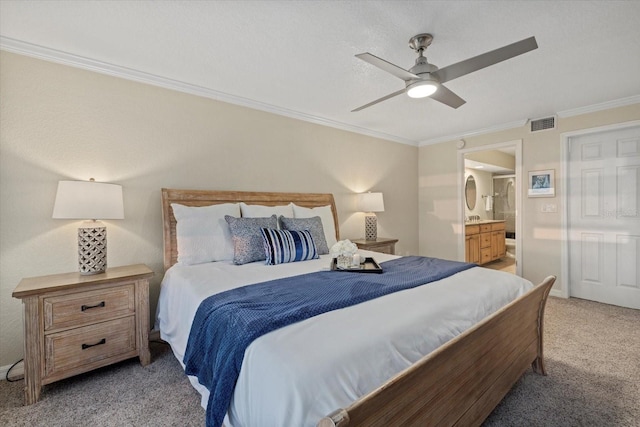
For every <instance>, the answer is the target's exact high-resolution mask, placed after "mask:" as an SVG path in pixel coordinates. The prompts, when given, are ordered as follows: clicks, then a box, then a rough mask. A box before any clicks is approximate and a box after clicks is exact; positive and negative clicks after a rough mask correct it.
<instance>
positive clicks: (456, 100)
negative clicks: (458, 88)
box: [431, 85, 467, 108]
mask: <svg viewBox="0 0 640 427" xmlns="http://www.w3.org/2000/svg"><path fill="white" fill-rule="evenodd" d="M431 98H433V99H435V100H436V101H439V102H442V103H443V104H445V105H448V106H449V107H451V108H458V107H460V106H461V105H462V104H464V103H466V102H467V101H465V100H464V99H462V98H460V97H459V96H458V95H456V94H455V93H453V92H452V91H451V90H449V89H447V88H446V87H444V86H443V85H439V86H438V90H437V91H435V92H434V93H433V94H431Z"/></svg>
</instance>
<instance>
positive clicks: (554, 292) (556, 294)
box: [549, 289, 564, 298]
mask: <svg viewBox="0 0 640 427" xmlns="http://www.w3.org/2000/svg"><path fill="white" fill-rule="evenodd" d="M549 295H550V296H552V297H558V298H564V297H563V296H562V292H561V291H560V290H559V289H551V292H549Z"/></svg>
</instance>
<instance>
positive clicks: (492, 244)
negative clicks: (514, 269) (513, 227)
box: [465, 221, 506, 265]
mask: <svg viewBox="0 0 640 427" xmlns="http://www.w3.org/2000/svg"><path fill="white" fill-rule="evenodd" d="M504 239H505V225H504V221H495V222H494V221H492V222H487V223H480V224H468V225H466V226H465V261H466V262H473V263H476V264H480V265H482V264H486V263H488V262H491V261H495V260H497V259H500V258H502V257H503V256H505V255H506V246H505V240H504Z"/></svg>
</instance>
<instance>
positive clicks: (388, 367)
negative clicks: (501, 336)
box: [156, 251, 533, 427]
mask: <svg viewBox="0 0 640 427" xmlns="http://www.w3.org/2000/svg"><path fill="white" fill-rule="evenodd" d="M360 253H361V254H362V255H365V256H373V257H374V258H375V259H376V261H378V262H383V261H386V260H389V259H393V258H396V257H394V256H392V255H384V254H381V253H374V252H366V251H360ZM329 262H330V258H329V256H328V255H323V256H322V257H321V259H319V260H313V261H305V262H296V263H291V264H282V265H278V266H267V265H264V264H263V263H262V262H256V263H251V264H246V265H243V266H236V265H233V264H231V263H230V262H216V263H208V264H201V265H195V266H179V265H175V266H173V267H171V268H170V269H169V270H168V271H167V272H166V274H165V277H164V279H163V281H162V287H161V291H160V299H159V302H158V313H157V321H156V322H157V323H156V328H159V329H160V335H161V337H162V339H164V340H165V341H167V342H169V343H170V344H171V348H172V349H173V352H174V354H175V356H176V358H177V359H178V360H179V361H180V363H181V364H182V366H183V368H184V364H183V363H182V359H183V357H184V352H185V349H186V346H187V339H188V338H189V331H190V328H191V322H192V321H193V317H194V315H195V312H196V310H197V308H198V305H199V304H200V302H201V301H202V300H203V299H205V298H206V297H208V296H210V295H213V294H215V293H218V292H221V291H224V290H227V289H231V288H235V287H238V286H242V285H246V284H251V283H258V282H262V281H266V280H271V279H275V278H279V277H288V276H294V275H298V274H302V273H307V272H310V271H318V270H322V269H326V268H328V266H329ZM353 274H360V273H353ZM532 287H533V285H532V284H531V282H529V281H527V280H524V279H522V278H520V277H517V276H514V275H511V274H508V273H503V272H499V271H495V270H489V269H485V268H481V267H476V268H471V269H469V270H465V271H463V272H461V273H458V274H455V275H454V276H451V277H449V278H446V279H443V280H440V281H437V282H433V283H430V284H428V285H426V286H420V287H417V288H414V289H410V290H405V291H401V292H397V293H394V294H391V295H387V296H385V297H382V298H378V299H374V300H371V301H368V302H365V303H362V304H358V305H355V306H352V307H348V308H344V309H341V310H336V311H331V312H328V313H325V314H322V315H320V316H316V317H313V318H311V319H308V320H305V321H302V322H299V323H295V324H293V325H289V326H287V327H285V328H282V329H279V330H276V331H273V332H271V333H269V334H267V335H264V336H262V337H260V338H258V339H256V340H255V341H254V342H253V343H252V344H251V345H250V346H249V347H248V348H247V350H246V352H245V357H244V361H243V363H242V368H241V371H240V376H239V378H238V382H237V385H236V389H235V394H234V397H233V400H232V402H231V406H230V408H229V411H228V413H227V417H226V418H225V425H227V426H229V427H241V426H242V427H249V426H251V427H259V426H285V425H291V426H315V425H316V423H317V422H318V420H320V419H321V418H322V417H324V416H326V415H328V414H329V413H331V412H333V411H334V410H336V409H338V408H341V407H346V406H348V405H349V404H350V403H351V402H353V401H354V400H356V399H357V398H359V397H360V396H362V395H364V394H366V393H367V392H369V391H371V390H373V389H374V388H376V387H378V386H379V385H381V384H382V383H384V382H385V381H386V380H388V379H389V378H390V377H392V376H393V375H395V374H397V373H398V372H400V371H401V370H403V369H405V368H407V367H408V366H410V365H411V364H413V363H414V362H416V361H417V360H418V359H420V358H421V357H422V356H424V355H426V354H428V353H430V352H431V351H433V350H434V349H436V348H437V347H439V346H440V345H442V344H443V343H445V342H447V341H449V340H450V339H452V338H453V337H455V336H456V335H458V334H460V333H461V332H463V331H465V330H466V329H468V328H469V327H471V326H473V325H474V324H475V323H477V322H479V321H480V320H482V319H483V318H485V317H486V316H488V315H490V314H491V313H493V312H495V311H496V310H498V309H499V308H500V307H502V306H504V305H506V304H508V303H509V302H510V301H512V300H514V299H515V298H517V297H518V296H520V295H522V294H524V293H525V292H526V291H527V290H529V289H531V288H532ZM189 379H190V381H191V383H192V384H193V386H194V387H195V388H196V389H197V390H198V391H199V392H200V393H201V395H202V400H201V403H202V406H203V407H206V405H207V401H208V398H209V393H208V391H207V389H206V388H204V387H203V386H202V385H200V384H199V383H198V380H197V378H195V377H189Z"/></svg>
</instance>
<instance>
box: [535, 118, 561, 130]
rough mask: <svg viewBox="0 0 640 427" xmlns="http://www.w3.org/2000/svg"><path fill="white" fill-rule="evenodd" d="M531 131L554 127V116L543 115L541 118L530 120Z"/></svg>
mask: <svg viewBox="0 0 640 427" xmlns="http://www.w3.org/2000/svg"><path fill="white" fill-rule="evenodd" d="M529 123H531V128H530V131H531V132H540V131H541V130H549V129H555V128H556V118H555V116H551V117H545V118H543V119H536V120H531V121H530V122H529Z"/></svg>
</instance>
